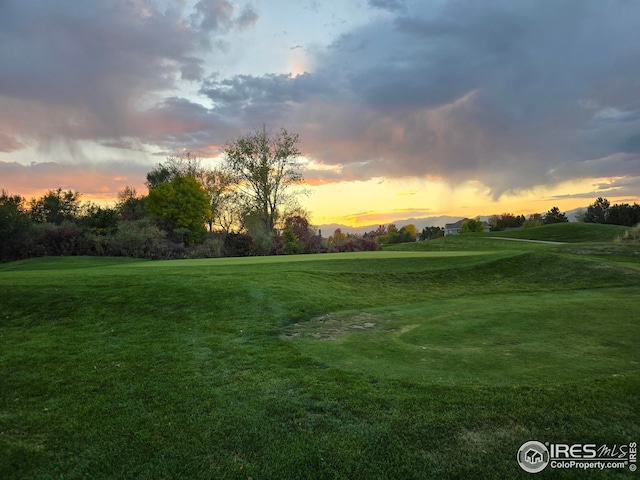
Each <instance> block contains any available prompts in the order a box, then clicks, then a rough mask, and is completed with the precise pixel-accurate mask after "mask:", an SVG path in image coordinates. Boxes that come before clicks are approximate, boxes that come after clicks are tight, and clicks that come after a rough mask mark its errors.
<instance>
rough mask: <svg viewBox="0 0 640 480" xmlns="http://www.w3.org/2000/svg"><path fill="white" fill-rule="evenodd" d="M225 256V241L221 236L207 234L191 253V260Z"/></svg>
mask: <svg viewBox="0 0 640 480" xmlns="http://www.w3.org/2000/svg"><path fill="white" fill-rule="evenodd" d="M223 254H224V239H223V238H222V236H220V235H216V234H206V236H205V238H204V240H203V241H202V243H201V244H199V245H195V246H193V247H192V248H191V250H190V251H189V258H218V257H222V255H223Z"/></svg>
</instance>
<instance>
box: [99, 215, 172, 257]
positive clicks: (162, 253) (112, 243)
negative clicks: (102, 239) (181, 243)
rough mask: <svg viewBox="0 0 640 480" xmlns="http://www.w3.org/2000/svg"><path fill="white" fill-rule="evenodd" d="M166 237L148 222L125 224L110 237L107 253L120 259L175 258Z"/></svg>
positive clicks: (140, 221) (139, 221) (138, 221)
mask: <svg viewBox="0 0 640 480" xmlns="http://www.w3.org/2000/svg"><path fill="white" fill-rule="evenodd" d="M166 235H167V234H166V233H165V232H163V231H162V230H160V229H159V228H158V227H156V226H155V225H153V224H152V223H150V222H149V221H147V220H136V221H133V222H123V223H121V224H120V225H119V227H118V231H117V232H116V234H115V235H113V236H112V237H109V241H108V247H107V252H108V254H109V255H115V256H118V257H136V258H154V259H160V258H175V257H173V255H174V254H175V253H173V254H172V252H171V251H172V250H174V249H173V248H170V246H169V245H168V244H169V242H167V241H166V240H165V237H166ZM183 248H184V247H183Z"/></svg>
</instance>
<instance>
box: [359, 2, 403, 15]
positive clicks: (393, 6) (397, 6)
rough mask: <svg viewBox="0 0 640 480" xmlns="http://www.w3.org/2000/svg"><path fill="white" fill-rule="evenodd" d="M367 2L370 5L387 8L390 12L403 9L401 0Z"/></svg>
mask: <svg viewBox="0 0 640 480" xmlns="http://www.w3.org/2000/svg"><path fill="white" fill-rule="evenodd" d="M368 3H369V5H370V6H372V7H375V8H381V9H383V10H389V11H390V12H396V11H399V10H404V9H405V5H404V1H402V0H369V2H368Z"/></svg>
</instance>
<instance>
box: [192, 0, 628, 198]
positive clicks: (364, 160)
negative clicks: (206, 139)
mask: <svg viewBox="0 0 640 480" xmlns="http://www.w3.org/2000/svg"><path fill="white" fill-rule="evenodd" d="M395 3H396V2H373V3H370V4H372V5H374V4H375V5H374V6H378V7H379V6H383V5H387V6H390V5H392V4H395ZM391 10H394V11H395V14H394V15H393V16H392V17H391V18H389V17H385V18H377V19H374V20H373V21H372V22H370V23H368V24H365V25H363V26H361V27H358V28H356V29H354V30H352V31H351V32H349V33H348V34H345V35H343V36H341V37H340V38H339V39H337V40H336V41H335V42H334V43H333V44H332V45H331V46H330V48H328V49H327V50H326V51H324V52H320V53H318V54H317V56H316V58H315V69H314V72H313V73H307V74H306V75H305V76H303V78H300V79H299V77H289V76H282V75H264V76H250V75H244V76H237V77H233V78H227V79H224V78H217V79H215V81H209V82H208V83H206V84H205V86H204V87H203V90H202V92H203V93H204V94H206V95H207V96H209V98H211V99H212V100H213V102H214V104H215V106H214V107H213V111H218V112H220V113H221V114H224V115H227V114H228V115H233V116H234V118H236V119H237V120H238V122H245V123H247V122H248V121H249V120H250V119H252V120H253V121H256V120H258V121H260V122H261V121H266V122H267V123H275V124H276V125H285V126H287V127H289V128H292V129H294V130H295V131H298V132H300V134H301V139H302V143H303V147H304V150H305V153H307V154H308V155H309V156H311V157H312V158H313V159H314V160H316V161H317V162H322V163H325V164H327V165H339V166H341V167H342V172H343V174H344V175H347V176H348V178H350V179H352V178H356V179H367V178H372V177H378V176H388V177H405V176H426V175H431V176H441V177H444V178H447V179H449V180H450V182H452V183H456V182H460V181H466V180H478V181H480V182H482V183H483V184H485V185H487V186H489V187H490V188H491V191H492V194H493V196H494V197H499V196H500V195H501V194H503V193H505V192H508V191H514V190H518V189H522V188H527V187H531V186H534V185H538V184H544V183H549V182H560V181H562V180H565V179H567V178H573V176H574V175H576V174H580V173H581V172H582V174H585V175H587V174H589V171H590V170H592V169H591V168H590V167H589V162H594V161H596V160H597V161H599V162H600V165H601V166H602V167H603V168H602V170H606V168H607V167H610V166H613V167H615V168H618V167H620V168H622V169H623V170H624V168H623V165H621V164H617V163H615V162H613V163H610V162H609V160H607V159H609V158H610V157H611V156H612V155H616V154H622V153H626V154H637V153H638V151H639V147H640V135H639V134H638V132H639V131H640V123H639V122H640V120H639V119H638V115H639V114H638V96H637V82H638V79H639V78H640V63H638V62H637V61H636V60H637V57H638V54H639V53H640V47H639V45H640V30H638V29H637V28H636V25H635V22H634V21H633V20H631V19H632V18H636V17H637V16H640V4H635V3H629V2H624V1H612V2H607V3H602V2H598V1H582V0H581V1H569V2H562V3H560V4H555V3H554V4H553V5H552V4H549V3H548V2H544V1H535V0H531V1H525V2H502V1H490V2H483V3H482V4H478V3H477V2H475V1H471V0H460V1H450V2H446V3H443V4H442V5H438V6H434V4H428V3H427V2H411V3H409V2H408V3H407V4H406V11H401V10H400V9H391ZM613 32H615V33H613ZM634 162H635V160H633V159H632V160H631V162H630V163H627V164H626V165H627V166H626V168H627V169H631V170H634V169H635V166H634V165H635V163H634ZM331 175H332V174H331Z"/></svg>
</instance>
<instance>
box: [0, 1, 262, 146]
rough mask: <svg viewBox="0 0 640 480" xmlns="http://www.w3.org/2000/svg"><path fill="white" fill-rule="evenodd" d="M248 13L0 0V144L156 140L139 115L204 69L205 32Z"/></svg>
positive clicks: (177, 5)
mask: <svg viewBox="0 0 640 480" xmlns="http://www.w3.org/2000/svg"><path fill="white" fill-rule="evenodd" d="M189 18H191V19H192V20H193V22H192V23H190V22H189V21H188V20H189ZM256 20H257V13H256V12H255V11H254V10H253V8H252V7H251V6H250V5H248V4H247V5H245V6H244V7H240V6H236V5H235V4H231V3H229V2H227V1H225V0H210V1H205V0H202V1H200V2H198V3H197V4H196V6H195V11H194V12H193V13H190V11H189V10H188V5H187V4H186V3H185V2H166V3H164V2H152V1H147V0H98V1H92V2H81V3H78V2H76V1H73V0H60V1H57V2H55V4H54V3H52V2H47V1H42V0H8V1H4V2H0V64H2V72H1V73H0V127H2V131H3V132H4V134H3V137H2V138H0V146H1V147H2V148H3V149H4V150H8V149H14V150H15V149H17V148H19V147H20V146H21V145H33V144H36V145H38V146H40V147H41V148H46V145H47V144H48V142H51V141H53V140H56V139H57V140H63V141H68V142H74V141H78V140H97V141H116V140H117V139H120V138H123V137H131V136H134V135H135V136H136V137H137V138H138V140H139V141H141V142H151V141H154V142H160V143H162V141H163V139H162V138H160V137H159V136H158V135H157V132H158V125H157V124H150V125H149V128H145V122H144V120H146V119H147V118H148V117H149V116H150V115H152V116H153V115H154V114H156V115H157V113H158V110H159V109H160V110H162V111H163V114H164V116H165V117H164V118H165V120H167V116H169V115H170V114H171V109H170V108H166V103H167V102H169V101H170V100H169V99H166V95H167V93H169V92H172V91H175V90H176V89H177V87H178V86H179V82H181V81H199V80H201V79H202V78H203V76H204V73H205V63H204V60H203V58H204V54H205V53H206V51H205V50H203V47H206V46H207V45H204V44H207V42H208V40H209V39H211V37H212V35H219V34H222V33H225V32H228V31H230V30H234V29H235V30H238V29H245V28H248V27H250V26H251V25H253V23H255V21H256ZM205 40H206V41H205ZM209 47H210V45H209ZM169 95H170V93H169ZM214 117H215V115H214ZM197 120H198V121H196V122H195V123H196V125H198V126H199V125H200V123H199V120H201V119H200V118H199V117H198V118H197ZM215 120H217V118H214V122H213V123H212V125H215V124H216V122H215ZM176 123H179V122H176ZM196 133H197V132H196ZM172 137H175V135H171V134H170V135H169V138H168V140H173V138H172Z"/></svg>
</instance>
